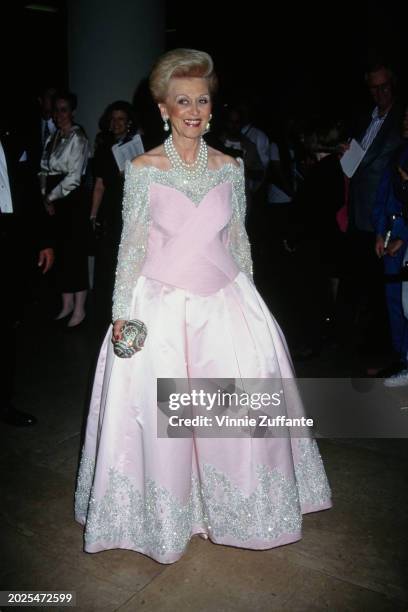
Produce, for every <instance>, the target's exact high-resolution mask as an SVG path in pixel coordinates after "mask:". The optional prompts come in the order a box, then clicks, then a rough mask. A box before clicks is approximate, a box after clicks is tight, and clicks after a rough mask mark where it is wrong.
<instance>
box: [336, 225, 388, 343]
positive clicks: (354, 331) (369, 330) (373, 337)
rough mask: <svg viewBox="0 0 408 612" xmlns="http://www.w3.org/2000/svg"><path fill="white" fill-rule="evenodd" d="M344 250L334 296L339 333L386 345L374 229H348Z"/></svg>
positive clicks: (384, 310)
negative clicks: (343, 265) (343, 271)
mask: <svg viewBox="0 0 408 612" xmlns="http://www.w3.org/2000/svg"><path fill="white" fill-rule="evenodd" d="M346 253H347V255H346V265H345V274H344V277H343V278H342V279H341V280H340V285H339V293H338V299H337V313H336V320H337V332H338V336H339V338H340V339H345V340H348V341H351V340H352V339H353V338H354V337H355V336H357V338H358V339H359V340H360V341H362V342H363V343H367V344H370V345H372V346H373V348H382V349H383V348H389V347H390V338H389V327H388V317H387V311H386V304H385V292H384V274H383V266H382V261H381V259H379V258H378V257H377V255H376V253H375V234H374V232H364V231H360V230H353V231H352V232H350V233H349V234H348V235H347V250H346Z"/></svg>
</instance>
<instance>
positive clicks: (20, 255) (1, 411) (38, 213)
mask: <svg viewBox="0 0 408 612" xmlns="http://www.w3.org/2000/svg"><path fill="white" fill-rule="evenodd" d="M35 170H36V168H35V162H34V161H32V160H31V159H30V158H29V156H28V153H27V147H26V146H25V143H24V140H23V138H22V137H21V136H20V135H19V134H18V133H17V131H16V130H13V129H11V128H6V127H5V126H3V129H1V126H0V285H1V289H2V292H1V293H2V298H1V300H0V320H1V323H2V341H1V342H0V418H1V420H2V421H3V422H6V423H8V424H10V425H16V426H27V425H34V424H35V423H36V419H35V417H34V416H32V415H30V414H26V413H23V412H21V411H19V410H17V409H16V408H15V407H14V406H13V403H12V397H13V391H14V374H15V367H16V325H17V322H18V321H19V320H20V315H21V310H22V306H23V304H24V298H25V291H26V287H27V280H28V276H29V274H30V268H31V262H32V255H33V254H34V252H35V251H37V252H39V256H38V266H39V267H41V268H42V271H43V273H46V272H47V271H48V270H49V269H50V268H51V266H52V264H53V260H54V251H53V248H52V236H51V226H50V225H49V223H50V222H49V218H48V215H46V213H45V210H44V207H43V205H42V201H41V194H40V191H39V184H38V178H37V176H36V171H35ZM33 249H35V251H34V250H33Z"/></svg>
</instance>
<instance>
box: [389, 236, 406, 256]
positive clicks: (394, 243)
mask: <svg viewBox="0 0 408 612" xmlns="http://www.w3.org/2000/svg"><path fill="white" fill-rule="evenodd" d="M403 244H404V241H403V240H401V239H400V238H396V239H395V240H391V241H390V243H389V245H388V247H387V249H386V251H385V252H386V253H387V255H391V257H395V255H396V254H397V252H398V251H399V250H400V248H401V247H402V245H403Z"/></svg>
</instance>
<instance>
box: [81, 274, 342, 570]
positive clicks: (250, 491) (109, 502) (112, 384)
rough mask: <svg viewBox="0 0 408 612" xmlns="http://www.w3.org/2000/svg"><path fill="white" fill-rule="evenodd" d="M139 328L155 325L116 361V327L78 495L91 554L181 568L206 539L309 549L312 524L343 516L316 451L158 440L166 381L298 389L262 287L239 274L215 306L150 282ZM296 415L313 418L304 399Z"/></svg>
mask: <svg viewBox="0 0 408 612" xmlns="http://www.w3.org/2000/svg"><path fill="white" fill-rule="evenodd" d="M131 318H138V319H141V320H142V321H144V322H145V323H146V325H147V329H148V336H147V339H146V343H145V346H144V348H143V350H142V351H141V352H139V353H137V354H136V355H134V356H133V357H132V358H130V359H120V358H118V357H116V356H115V355H114V353H113V347H112V343H111V332H112V330H111V328H110V329H109V330H108V332H107V335H106V338H105V340H104V343H103V345H102V348H101V352H100V355H99V360H98V365H97V369H96V374H95V381H94V387H93V393H92V399H91V404H90V411H89V416H88V422H87V428H86V437H85V443H84V446H83V449H82V457H81V462H80V467H79V475H78V482H77V488H76V493H75V517H76V520H77V521H78V522H80V523H81V524H83V525H84V526H85V534H84V537H85V551H87V552H91V553H92V552H98V551H102V550H106V549H112V548H125V549H131V550H135V551H138V552H141V553H143V554H145V555H148V556H149V557H152V558H153V559H155V560H156V561H159V562H161V563H173V562H174V561H177V560H178V559H179V558H180V557H181V556H182V554H183V552H184V551H185V549H186V547H187V545H188V542H189V540H190V538H191V537H192V536H193V535H195V534H203V535H204V537H208V538H209V539H210V540H211V541H212V542H214V543H217V544H224V545H229V546H238V547H241V548H251V549H258V550H262V549H268V548H273V547H275V546H281V545H283V544H288V543H291V542H294V541H296V540H298V539H300V538H301V526H302V514H304V513H307V512H314V511H318V510H324V509H327V508H330V507H331V495H330V488H329V485H328V482H327V478H326V474H325V471H324V467H323V463H322V460H321V457H320V454H319V451H318V448H317V444H316V442H315V440H313V439H312V438H310V437H303V438H290V437H286V438H276V437H271V438H253V437H242V438H199V437H194V436H193V437H190V438H158V437H157V397H156V395H157V392H156V379H157V378H227V377H233V378H278V377H281V378H282V379H290V378H293V368H292V364H291V360H290V356H289V353H288V349H287V346H286V342H285V339H284V337H283V334H282V332H281V330H280V328H279V326H278V324H277V323H276V321H275V320H274V319H273V317H272V316H271V314H270V312H269V310H268V309H267V307H266V305H265V303H264V301H263V300H262V298H261V296H260V295H259V293H258V291H257V290H256V288H255V286H254V285H253V283H252V282H251V281H250V280H249V279H248V278H247V277H246V276H245V275H244V274H243V273H239V274H238V276H237V277H236V279H235V280H234V281H233V282H231V283H230V284H229V285H227V286H226V287H224V288H223V289H220V290H219V291H218V292H217V293H215V294H213V295H210V296H204V297H203V296H199V295H196V294H192V293H189V292H188V291H185V290H182V289H178V288H175V287H171V286H169V285H163V284H162V283H160V282H158V281H155V280H152V279H149V278H147V277H145V276H140V277H139V278H138V281H137V284H136V287H135V289H134V292H133V303H132V312H131ZM292 389H293V387H292ZM287 413H288V416H301V415H303V407H302V403H301V401H300V398H299V396H298V394H297V393H296V392H293V391H292V394H291V397H290V398H289V401H288V399H287Z"/></svg>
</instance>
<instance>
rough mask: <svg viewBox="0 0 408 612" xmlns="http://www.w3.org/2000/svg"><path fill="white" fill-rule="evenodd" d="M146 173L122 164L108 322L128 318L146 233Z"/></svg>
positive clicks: (147, 181) (145, 170)
mask: <svg viewBox="0 0 408 612" xmlns="http://www.w3.org/2000/svg"><path fill="white" fill-rule="evenodd" d="M149 216H150V215H149V172H148V168H135V167H134V166H133V165H132V164H131V162H129V161H128V162H127V163H126V168H125V186H124V194H123V210H122V217H123V230H122V236H121V240H120V245H119V254H118V263H117V267H116V278H115V288H114V292H113V308H112V321H117V320H118V319H124V320H127V319H129V318H130V310H131V304H132V294H133V289H134V287H135V285H136V281H137V277H138V275H139V272H140V270H141V267H142V264H143V260H144V258H145V255H146V249H147V240H148V232H149V223H150V219H149Z"/></svg>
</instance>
